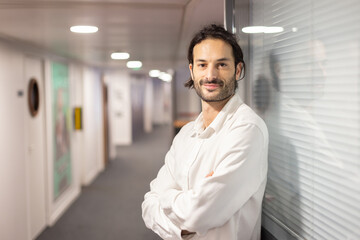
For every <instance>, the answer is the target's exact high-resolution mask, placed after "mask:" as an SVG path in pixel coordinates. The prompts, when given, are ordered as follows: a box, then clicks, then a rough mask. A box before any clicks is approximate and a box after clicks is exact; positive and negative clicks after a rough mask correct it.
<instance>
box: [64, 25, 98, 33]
mask: <svg viewBox="0 0 360 240" xmlns="http://www.w3.org/2000/svg"><path fill="white" fill-rule="evenodd" d="M98 30H99V28H98V27H95V26H72V27H71V28H70V31H72V32H74V33H96V32H97V31H98Z"/></svg>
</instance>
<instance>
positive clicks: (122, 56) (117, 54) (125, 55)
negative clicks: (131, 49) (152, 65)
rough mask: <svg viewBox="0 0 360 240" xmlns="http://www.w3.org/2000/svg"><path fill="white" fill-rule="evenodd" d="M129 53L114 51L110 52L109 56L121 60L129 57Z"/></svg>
mask: <svg viewBox="0 0 360 240" xmlns="http://www.w3.org/2000/svg"><path fill="white" fill-rule="evenodd" d="M129 57H130V54H128V53H126V52H114V53H112V54H111V58H112V59H114V60H123V59H129Z"/></svg>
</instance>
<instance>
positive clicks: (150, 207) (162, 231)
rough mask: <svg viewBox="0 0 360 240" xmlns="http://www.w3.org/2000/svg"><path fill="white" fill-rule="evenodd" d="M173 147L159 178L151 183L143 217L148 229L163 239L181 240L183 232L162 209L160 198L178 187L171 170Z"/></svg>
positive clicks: (143, 205)
mask: <svg viewBox="0 0 360 240" xmlns="http://www.w3.org/2000/svg"><path fill="white" fill-rule="evenodd" d="M172 152H173V147H171V148H170V150H169V152H168V153H167V154H166V157H165V164H164V165H163V166H162V168H161V169H160V170H159V172H158V175H157V177H156V178H155V179H154V180H153V181H152V182H151V183H150V191H149V192H148V193H146V194H145V197H144V201H143V203H142V217H143V220H144V222H145V225H146V227H148V228H150V229H151V230H153V231H154V232H155V233H157V234H158V235H159V236H160V237H161V238H162V239H181V230H180V229H179V228H178V227H177V226H176V225H175V224H174V223H173V222H172V221H171V220H170V219H169V218H168V216H166V215H165V214H164V212H163V209H162V208H161V207H160V201H159V199H160V197H161V196H162V195H163V194H165V193H166V191H167V190H169V189H177V190H179V189H180V188H179V187H178V186H177V184H176V182H175V181H174V178H173V176H172V174H171V172H170V169H169V164H170V163H169V162H171V160H172V158H173V155H172Z"/></svg>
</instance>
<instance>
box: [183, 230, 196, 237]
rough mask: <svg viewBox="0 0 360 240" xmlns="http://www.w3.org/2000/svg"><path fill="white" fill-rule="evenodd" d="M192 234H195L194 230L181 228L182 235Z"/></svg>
mask: <svg viewBox="0 0 360 240" xmlns="http://www.w3.org/2000/svg"><path fill="white" fill-rule="evenodd" d="M191 234H195V233H194V232H189V231H187V230H181V236H186V235H191Z"/></svg>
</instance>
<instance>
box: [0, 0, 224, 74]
mask: <svg viewBox="0 0 360 240" xmlns="http://www.w3.org/2000/svg"><path fill="white" fill-rule="evenodd" d="M219 6H220V7H219ZM222 19H223V0H111V1H110V0H109V1H85V0H77V1H73V0H58V1H51V0H38V1H34V0H22V1H16V0H12V1H10V0H9V1H2V0H0V38H6V39H8V40H9V39H10V40H11V39H13V40H18V41H20V42H23V43H25V44H29V45H32V46H36V47H38V48H41V49H44V50H45V51H48V52H51V53H55V54H57V55H60V56H63V57H67V58H71V59H74V60H78V61H81V62H84V63H87V64H91V65H95V66H99V67H119V68H123V67H125V62H124V61H114V60H111V59H110V54H111V52H113V51H126V52H129V53H130V59H131V60H141V61H143V69H144V71H148V70H149V69H152V68H158V69H161V70H166V69H168V68H173V67H174V66H175V64H176V62H178V59H179V58H180V59H181V58H183V56H185V57H186V47H187V44H188V41H189V38H191V35H192V34H193V32H194V31H195V30H197V29H199V27H200V26H201V25H204V24H206V23H211V22H219V21H220V22H222ZM73 25H95V26H97V27H99V31H98V32H97V33H95V34H75V33H72V32H70V31H69V28H70V27H71V26H73ZM185 41H187V42H185ZM183 52H185V55H184V54H183ZM179 53H180V55H179ZM185 60H186V58H185Z"/></svg>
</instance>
